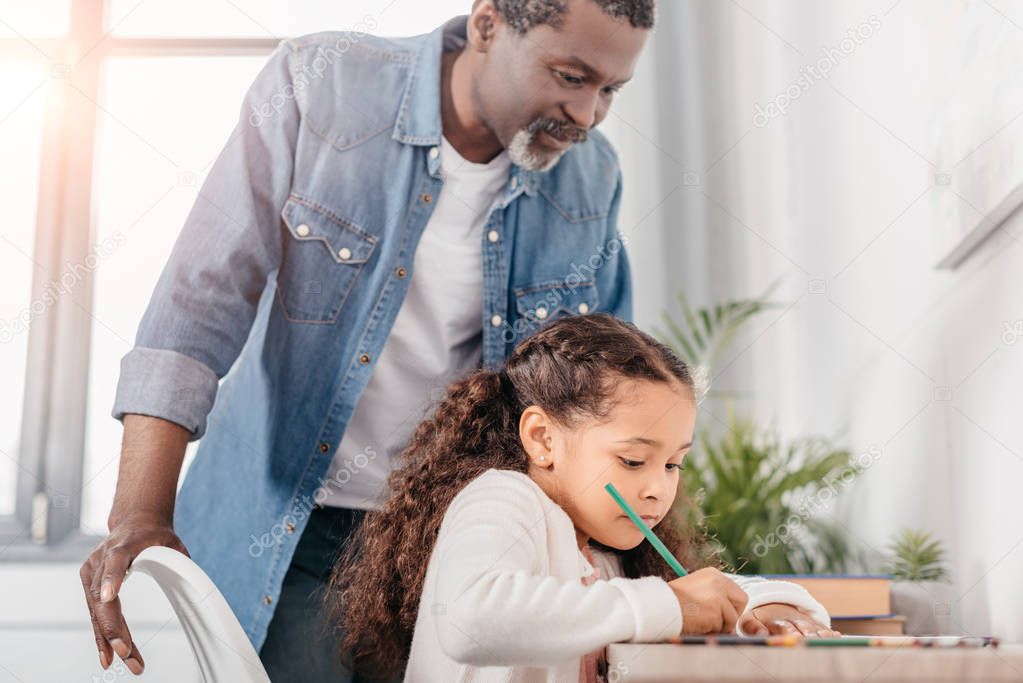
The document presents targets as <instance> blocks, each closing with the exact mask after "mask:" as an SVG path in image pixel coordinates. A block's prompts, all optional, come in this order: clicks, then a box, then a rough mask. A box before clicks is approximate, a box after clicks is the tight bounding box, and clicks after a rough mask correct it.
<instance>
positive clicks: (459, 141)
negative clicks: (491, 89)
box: [440, 48, 504, 164]
mask: <svg viewBox="0 0 1023 683" xmlns="http://www.w3.org/2000/svg"><path fill="white" fill-rule="evenodd" d="M468 49H469V48H466V49H463V50H459V51H457V52H454V51H452V52H445V53H443V55H442V56H441V81H440V92H441V97H440V102H441V105H440V113H441V127H442V129H443V131H444V137H445V138H447V140H448V142H450V143H451V146H452V147H454V148H455V149H456V150H457V151H458V153H459V154H460V155H461V156H462V157H463V158H465V159H466V160H468V161H471V162H473V163H476V164H484V163H487V162H488V161H490V160H491V159H493V158H494V157H496V156H497V155H498V154H500V153H501V151H502V150H503V149H504V146H503V145H501V141H500V140H498V139H497V136H495V135H494V133H493V132H492V131H491V130H490V129H489V128H488V127H487V126H486V124H484V123H483V121H482V120H481V119H480V118H479V117H478V116H477V114H476V111H475V109H474V107H473V97H472V81H473V73H472V72H473V67H472V64H471V63H470V60H471V56H470V55H469V54H468V52H467V50H468Z"/></svg>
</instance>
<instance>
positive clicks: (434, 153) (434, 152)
mask: <svg viewBox="0 0 1023 683" xmlns="http://www.w3.org/2000/svg"><path fill="white" fill-rule="evenodd" d="M439 156H440V150H439V149H437V148H436V147H431V148H430V158H431V159H436V158H437V157H439Z"/></svg>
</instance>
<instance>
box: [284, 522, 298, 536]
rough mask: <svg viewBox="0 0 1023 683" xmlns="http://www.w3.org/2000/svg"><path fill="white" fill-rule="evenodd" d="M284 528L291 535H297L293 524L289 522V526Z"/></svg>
mask: <svg viewBox="0 0 1023 683" xmlns="http://www.w3.org/2000/svg"><path fill="white" fill-rule="evenodd" d="M284 528H285V529H287V530H288V533H289V534H293V533H295V525H294V524H292V523H291V522H288V523H287V524H285V525H284Z"/></svg>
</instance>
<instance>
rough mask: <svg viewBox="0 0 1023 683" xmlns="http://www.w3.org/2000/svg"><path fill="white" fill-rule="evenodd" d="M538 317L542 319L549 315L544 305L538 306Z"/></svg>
mask: <svg viewBox="0 0 1023 683" xmlns="http://www.w3.org/2000/svg"><path fill="white" fill-rule="evenodd" d="M536 317H537V318H539V319H540V320H543V319H544V318H546V317H547V309H546V308H544V307H543V306H538V307H537V309H536Z"/></svg>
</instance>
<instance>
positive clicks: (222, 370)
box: [113, 17, 632, 650]
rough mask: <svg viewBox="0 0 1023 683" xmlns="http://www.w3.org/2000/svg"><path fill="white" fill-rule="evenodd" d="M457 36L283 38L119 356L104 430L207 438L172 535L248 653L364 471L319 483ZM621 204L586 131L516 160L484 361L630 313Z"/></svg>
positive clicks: (447, 28) (432, 157) (499, 220)
mask: <svg viewBox="0 0 1023 683" xmlns="http://www.w3.org/2000/svg"><path fill="white" fill-rule="evenodd" d="M465 27H466V17H457V18H455V19H452V20H451V21H449V22H448V23H447V24H445V25H443V26H441V27H440V28H438V29H436V30H435V31H433V32H432V33H430V34H426V35H422V36H414V37H410V38H398V39H387V38H379V37H373V36H368V35H365V34H357V33H342V32H325V33H317V34H312V35H308V36H304V37H300V38H295V39H291V40H286V41H284V42H282V43H281V44H280V46H279V47H278V48H277V49H276V50H275V51H274V53H273V54H272V55H271V57H270V58H269V60H268V62H267V64H266V65H265V67H264V68H263V69H262V71H261V72H260V73H259V75H258V76H257V78H256V80H255V81H254V82H253V84H252V86H251V88H250V89H249V91H248V93H247V94H246V97H245V101H244V103H243V106H242V111H241V116H240V120H239V123H238V125H237V127H236V128H235V130H234V132H233V134H232V136H231V138H230V139H229V141H228V143H227V144H226V146H225V148H224V149H223V151H222V152H221V154H220V155H219V157H218V158H217V161H216V162H215V164H214V166H213V168H212V169H211V171H210V174H209V176H208V178H207V179H206V181H205V183H204V184H203V186H202V188H201V190H200V193H199V197H198V199H197V200H196V203H195V206H194V207H193V208H192V210H191V212H190V213H189V215H188V218H187V220H186V222H185V224H184V226H183V228H182V231H181V233H180V235H179V237H178V239H177V241H176V243H175V245H174V248H173V250H172V252H171V254H170V257H169V259H168V262H167V264H166V266H165V268H164V270H163V272H162V274H161V276H160V278H159V281H158V283H157V285H156V288H155V291H154V293H153V296H152V299H151V301H150V303H149V306H148V307H147V309H146V312H145V314H144V316H143V318H142V321H141V323H140V326H139V330H138V335H137V337H136V340H135V348H133V349H132V350H131V351H130V352H129V353H128V354H127V355H125V357H124V358H123V359H122V361H121V374H120V379H119V383H118V387H117V396H116V399H115V403H114V408H113V416H114V417H115V418H117V419H122V418H123V416H124V415H125V414H126V413H135V414H143V415H152V416H157V417H161V418H164V419H166V420H170V421H173V422H175V423H177V424H180V425H182V426H184V427H186V428H187V429H189V430H191V432H192V438H193V440H194V439H199V438H200V437H203V438H202V441H201V442H200V444H199V447H198V451H197V453H196V457H195V459H194V461H193V463H192V465H191V467H190V468H189V469H188V472H187V475H186V477H185V480H184V482H183V483H182V485H181V488H180V491H179V493H178V499H177V504H176V507H175V512H174V525H175V529H176V531H177V533H178V535H179V536H180V537H181V539H182V541H183V542H184V544H185V546H186V547H187V548H188V550H189V552H190V554H191V555H192V558H193V559H194V560H195V561H196V562H197V563H198V564H199V566H201V567H202V568H203V569H204V570H205V571H206V572H207V573H208V574H209V575H210V577H211V578H212V579H213V581H214V582H215V583H216V584H217V586H218V587H219V588H220V590H221V592H222V593H223V594H224V597H225V598H226V599H227V602H228V604H230V606H231V608H232V609H233V610H234V612H235V614H236V615H237V617H238V619H239V621H240V622H241V625H242V627H243V628H244V629H245V632H246V633H247V634H248V636H249V638H250V639H251V640H252V642H253V645H254V646H255V647H256V648H257V650H258V649H259V648H260V647H261V646H262V643H263V639H264V638H265V635H266V630H267V625H268V624H269V622H270V619H271V617H272V616H273V612H274V607H275V602H276V600H277V597H278V595H279V593H280V589H281V583H282V581H283V579H284V575H285V573H286V572H287V570H288V567H289V565H290V562H291V557H292V555H293V553H294V551H295V546H296V544H297V542H298V538H299V536H300V535H301V533H302V530H303V528H304V527H305V523H306V521H307V520H308V516H309V511H310V510H311V508H312V506H313V505H314V504H315V503H317V502H319V501H320V500H322V498H323V495H324V491H325V490H329V489H325V487H330V486H340V485H343V484H344V481H343V480H342V479H344V478H345V477H356V476H358V471H357V466H358V457H356V458H355V459H354V460H355V469H354V470H353V471H350V472H349V471H342V472H340V473H338V475H335V476H334V477H332V478H331V479H330V480H329V481H325V480H324V477H325V476H326V472H327V467H328V465H329V464H330V461H331V458H332V456H333V454H334V451H335V450H336V448H337V445H338V443H340V441H341V437H342V435H343V434H344V432H345V426H346V424H347V423H348V420H349V419H350V417H351V415H352V412H353V411H354V408H355V405H356V403H357V401H358V399H359V395H360V394H361V392H362V390H363V388H364V387H365V386H366V383H367V381H368V379H369V377H370V373H372V372H373V364H374V361H375V360H376V358H377V356H378V355H379V353H380V351H381V349H382V347H383V345H384V342H385V340H386V338H387V335H388V332H389V331H390V329H391V325H392V323H393V322H394V319H395V317H396V316H397V314H398V309H399V308H400V307H401V304H402V301H403V300H404V297H405V293H406V291H407V288H408V284H409V280H410V279H411V275H412V266H413V255H414V253H415V249H416V244H417V243H418V240H419V237H420V235H421V234H422V231H423V228H424V227H425V226H426V223H427V221H428V219H429V218H430V214H431V211H432V210H433V206H434V201H433V199H434V198H435V197H437V196H438V195H439V194H440V190H441V186H442V179H441V177H440V159H439V153H438V145H439V144H440V140H441V116H440V111H441V105H440V102H441V100H440V75H441V53H442V50H444V49H445V48H446V47H447V48H449V49H450V48H452V47H457V46H458V45H459V44H461V43H464V40H465ZM620 197H621V174H620V170H619V165H618V159H617V156H616V154H615V152H614V150H613V149H612V148H611V146H610V145H609V144H608V142H607V140H606V138H604V136H603V135H601V134H600V133H599V132H597V131H595V130H594V131H590V136H589V139H588V140H587V141H586V142H584V143H579V144H576V145H574V146H573V147H571V148H570V149H569V150H568V151H567V152H566V153H565V154H564V156H563V157H562V158H561V160H560V162H559V163H558V164H557V165H556V166H555V167H554V168H553V169H551V170H549V171H547V172H544V173H540V172H532V171H527V170H525V169H523V168H521V167H519V166H516V165H514V164H513V165H512V168H511V172H510V179H509V182H508V185H507V188H506V189H505V191H504V193H503V196H502V197H501V198H500V200H499V201H498V202H497V203H496V204H495V207H494V209H493V210H492V211H491V213H490V215H489V217H488V219H487V223H486V224H485V226H484V229H483V236H482V239H481V244H480V254H481V258H482V262H483V310H482V311H480V325H481V327H482V329H483V356H482V358H483V361H482V362H483V365H484V366H485V367H487V368H491V369H496V368H499V367H501V365H502V364H503V363H504V361H505V359H506V358H507V357H508V356H509V355H510V353H511V351H512V349H513V348H514V347H515V345H516V344H517V343H518V342H520V341H521V340H522V339H524V338H525V337H527V336H529V335H530V334H532V333H533V332H534V331H536V330H537V329H539V328H540V327H541V326H543V325H546V324H549V323H550V322H551V321H553V320H556V319H558V318H560V317H563V316H567V315H576V314H585V313H592V312H597V311H604V312H608V313H611V314H613V315H615V316H617V317H619V318H622V319H624V320H631V318H632V301H631V283H630V273H629V264H628V259H627V257H626V253H625V249H624V244H625V239H624V238H623V237H622V236H621V235H620V234H619V233H618V232H617V226H616V223H617V214H618V207H619V200H620ZM221 380H222V381H223V383H222V385H221V386H219V389H218V385H220V382H221ZM367 451H368V453H367V454H366V455H365V457H366V458H370V457H374V453H373V452H372V450H371V449H367ZM335 480H337V481H335Z"/></svg>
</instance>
